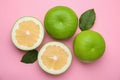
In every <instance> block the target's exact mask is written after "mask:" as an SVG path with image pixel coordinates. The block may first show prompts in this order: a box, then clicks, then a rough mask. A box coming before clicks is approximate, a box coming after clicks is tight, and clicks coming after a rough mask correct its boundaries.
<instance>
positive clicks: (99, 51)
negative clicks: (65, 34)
mask: <svg viewBox="0 0 120 80" xmlns="http://www.w3.org/2000/svg"><path fill="white" fill-rule="evenodd" d="M73 48H74V53H75V55H76V56H77V57H78V58H79V59H80V61H82V62H93V61H95V60H97V59H99V58H100V57H101V56H102V55H103V53H104V51H105V41H104V39H103V37H102V36H101V35H100V34H99V33H98V32H95V31H92V30H86V31H82V32H80V33H79V34H78V35H77V36H76V37H75V39H74V43H73Z"/></svg>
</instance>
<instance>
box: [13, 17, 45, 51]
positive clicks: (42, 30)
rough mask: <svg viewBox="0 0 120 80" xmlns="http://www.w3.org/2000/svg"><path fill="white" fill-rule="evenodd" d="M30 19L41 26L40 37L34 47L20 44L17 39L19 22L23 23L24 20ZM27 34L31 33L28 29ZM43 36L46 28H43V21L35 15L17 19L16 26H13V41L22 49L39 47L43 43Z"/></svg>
mask: <svg viewBox="0 0 120 80" xmlns="http://www.w3.org/2000/svg"><path fill="white" fill-rule="evenodd" d="M28 20H32V21H33V22H35V23H36V24H38V25H39V27H40V35H39V39H38V41H37V42H36V43H35V44H34V46H32V47H27V46H22V45H19V44H18V42H17V40H16V38H15V35H16V34H15V31H16V29H18V28H19V23H21V22H23V21H28ZM26 34H27V35H29V34H30V33H29V31H27V32H26ZM43 38H44V28H43V25H42V23H41V22H40V21H39V20H38V19H36V18H34V17H30V16H26V17H22V18H20V19H19V20H17V21H16V23H15V24H14V26H13V29H12V41H13V43H14V45H15V46H16V47H17V48H19V49H21V50H32V49H35V48H37V47H38V46H39V45H40V44H41V42H42V40H43Z"/></svg>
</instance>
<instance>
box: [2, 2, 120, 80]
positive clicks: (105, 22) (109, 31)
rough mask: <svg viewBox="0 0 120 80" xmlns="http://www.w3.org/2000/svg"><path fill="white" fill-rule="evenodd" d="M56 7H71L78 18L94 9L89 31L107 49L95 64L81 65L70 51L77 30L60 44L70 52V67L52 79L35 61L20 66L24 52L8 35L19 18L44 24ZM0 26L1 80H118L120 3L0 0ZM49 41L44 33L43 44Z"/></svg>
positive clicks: (119, 76)
mask: <svg viewBox="0 0 120 80" xmlns="http://www.w3.org/2000/svg"><path fill="white" fill-rule="evenodd" d="M57 5H64V6H68V7H70V8H72V9H73V10H74V11H75V12H76V14H77V15H78V17H79V16H80V15H81V14H82V13H83V12H84V11H86V10H88V9H91V8H94V9H95V12H96V22H95V25H94V26H93V28H92V30H95V31H98V32H99V33H101V34H102V35H103V37H104V38H105V41H106V47H107V48H106V51H105V54H104V56H103V57H102V58H101V59H99V60H98V61H96V62H94V63H91V64H83V63H81V62H80V61H79V60H78V59H77V58H76V57H75V56H74V53H73V49H72V42H73V39H74V36H75V35H76V34H78V33H79V32H80V30H79V29H78V30H77V31H76V34H75V35H74V36H73V37H72V38H70V39H68V40H66V41H62V42H64V43H65V44H66V45H68V47H69V48H70V49H71V50H72V55H73V61H72V65H71V67H70V68H69V69H68V71H67V72H65V73H64V74H62V75H58V76H53V75H49V74H46V73H45V72H43V71H42V70H41V68H40V67H39V66H38V63H37V62H35V63H34V64H24V63H21V62H20V60H21V58H22V56H23V55H24V53H25V52H24V51H20V50H18V49H17V48H16V47H15V46H14V45H13V44H12V42H11V38H10V34H11V29H12V26H13V24H14V23H15V21H16V20H17V19H18V18H20V17H22V16H34V17H37V18H39V19H40V20H41V22H42V23H43V21H44V16H45V13H46V12H47V10H48V9H50V8H52V7H54V6H57ZM0 23H1V26H0V37H1V39H0V44H1V46H0V80H120V37H119V35H120V31H119V29H120V0H0ZM51 40H53V39H51V38H50V36H49V35H48V34H47V33H45V38H44V41H43V43H42V45H43V44H44V43H46V42H47V41H51ZM42 45H41V46H42ZM41 46H40V47H41ZM40 47H39V48H38V50H39V49H40Z"/></svg>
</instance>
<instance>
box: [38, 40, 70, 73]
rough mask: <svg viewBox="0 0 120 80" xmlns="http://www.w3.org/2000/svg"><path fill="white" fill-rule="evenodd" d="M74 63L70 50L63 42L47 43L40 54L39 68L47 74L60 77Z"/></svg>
mask: <svg viewBox="0 0 120 80" xmlns="http://www.w3.org/2000/svg"><path fill="white" fill-rule="evenodd" d="M71 61H72V55H71V51H70V50H69V48H68V47H67V46H66V45H64V44H63V43H61V42H48V43H46V44H45V45H44V46H43V47H42V48H41V50H40V51H39V54H38V63H39V66H40V67H41V68H42V69H43V70H44V71H45V72H47V73H50V74H53V75H58V74H61V73H63V72H65V71H66V70H67V69H68V68H69V66H70V64H71Z"/></svg>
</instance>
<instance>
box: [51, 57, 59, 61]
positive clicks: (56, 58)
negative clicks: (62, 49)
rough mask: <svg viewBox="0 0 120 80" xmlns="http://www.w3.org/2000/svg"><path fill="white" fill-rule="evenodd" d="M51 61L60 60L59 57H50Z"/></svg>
mask: <svg viewBox="0 0 120 80" xmlns="http://www.w3.org/2000/svg"><path fill="white" fill-rule="evenodd" d="M50 58H51V59H53V60H54V61H57V60H58V57H57V56H53V57H50Z"/></svg>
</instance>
